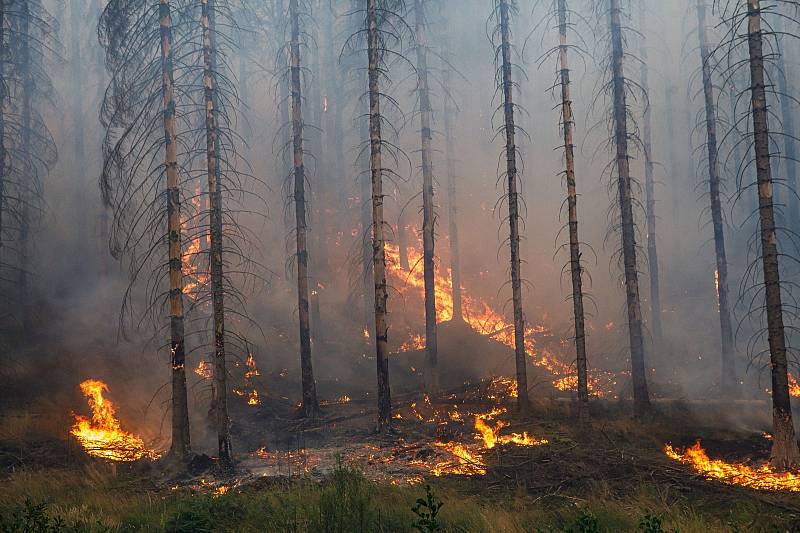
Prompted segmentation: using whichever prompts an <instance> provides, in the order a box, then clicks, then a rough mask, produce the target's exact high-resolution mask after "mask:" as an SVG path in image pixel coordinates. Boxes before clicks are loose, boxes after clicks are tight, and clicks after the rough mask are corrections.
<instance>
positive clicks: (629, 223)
mask: <svg viewBox="0 0 800 533" xmlns="http://www.w3.org/2000/svg"><path fill="white" fill-rule="evenodd" d="M605 5H607V6H608V8H609V13H608V21H609V30H610V33H609V38H610V39H611V58H610V61H611V84H610V85H611V93H612V120H613V124H614V127H613V132H614V143H613V145H614V147H615V156H616V157H615V167H616V172H617V190H618V195H619V196H618V205H617V207H618V208H619V210H620V219H619V224H620V231H621V234H622V261H623V267H624V275H625V297H626V303H627V306H626V307H627V317H628V337H629V343H630V352H631V377H632V379H633V406H634V412H635V413H636V415H637V416H642V415H644V414H645V413H647V412H648V411H649V410H650V396H649V393H648V391H647V376H646V370H645V364H644V337H643V334H642V308H641V301H640V298H639V269H638V263H637V258H636V250H637V246H636V223H635V220H634V216H633V192H632V187H631V184H632V178H631V161H630V160H631V156H630V152H629V142H630V139H631V133H630V132H629V131H628V114H629V109H628V103H627V91H628V90H629V87H628V85H629V84H628V80H627V79H626V77H625V68H624V64H625V57H626V53H625V40H624V39H623V24H622V17H623V8H622V7H621V5H620V0H608V2H607V4H605Z"/></svg>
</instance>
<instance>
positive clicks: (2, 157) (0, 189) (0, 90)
mask: <svg viewBox="0 0 800 533" xmlns="http://www.w3.org/2000/svg"><path fill="white" fill-rule="evenodd" d="M6 1H7V0H0V265H2V264H3V255H4V253H3V252H4V250H3V239H4V238H5V233H4V230H5V226H4V223H5V218H4V215H5V209H6V169H7V166H6V165H7V163H6V159H7V158H8V154H7V153H6V113H5V111H6V103H7V102H6V99H7V95H8V93H7V91H6V68H5V66H6V63H7V62H8V61H9V57H7V56H8V49H9V45H8V44H6Z"/></svg>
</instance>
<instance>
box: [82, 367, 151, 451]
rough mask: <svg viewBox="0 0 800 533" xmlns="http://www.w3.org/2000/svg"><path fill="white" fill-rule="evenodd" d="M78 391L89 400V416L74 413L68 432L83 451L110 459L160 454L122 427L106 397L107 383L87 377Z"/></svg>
mask: <svg viewBox="0 0 800 533" xmlns="http://www.w3.org/2000/svg"><path fill="white" fill-rule="evenodd" d="M81 391H82V392H83V394H84V395H85V396H86V398H87V399H88V400H89V408H90V409H91V410H92V416H91V417H85V416H83V415H77V414H76V415H74V417H75V424H74V425H73V426H72V431H71V432H72V435H73V436H74V437H75V438H76V439H78V442H80V443H81V446H83V448H84V449H85V450H86V453H88V454H89V455H91V456H93V457H99V458H101V459H107V460H110V461H136V460H138V459H142V458H146V459H156V458H158V457H159V455H160V454H159V453H158V452H156V451H154V450H151V449H149V448H148V447H147V446H146V445H145V443H144V440H142V438H141V437H139V436H137V435H134V434H133V433H129V432H127V431H125V430H123V429H122V427H121V425H120V421H119V419H117V416H116V408H115V407H114V404H113V403H111V401H110V400H109V399H108V398H106V397H105V394H107V393H108V385H106V384H105V383H103V382H102V381H99V380H96V379H87V380H86V381H84V382H83V383H81Z"/></svg>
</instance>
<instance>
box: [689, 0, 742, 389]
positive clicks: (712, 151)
mask: <svg viewBox="0 0 800 533" xmlns="http://www.w3.org/2000/svg"><path fill="white" fill-rule="evenodd" d="M706 10H707V6H706V2H705V0H698V2H697V21H698V36H699V38H700V59H701V61H702V68H703V94H704V96H705V110H706V133H707V140H708V185H709V190H710V199H711V222H712V225H713V227H714V250H715V252H716V259H717V299H718V303H719V323H720V333H721V335H722V368H721V371H722V374H721V378H722V379H721V386H722V394H723V396H726V397H732V396H736V389H737V379H736V362H735V360H734V348H733V326H732V325H731V313H730V300H729V296H728V260H727V256H726V253H725V230H724V226H723V219H722V202H721V200H720V164H719V149H718V144H717V108H716V102H715V100H714V84H713V80H712V78H711V64H710V63H709V61H710V57H711V51H710V48H709V45H708V36H707V29H706Z"/></svg>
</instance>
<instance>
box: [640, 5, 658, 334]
mask: <svg viewBox="0 0 800 533" xmlns="http://www.w3.org/2000/svg"><path fill="white" fill-rule="evenodd" d="M645 9H646V5H645V3H644V1H641V2H639V20H640V26H641V27H640V28H639V31H640V33H641V42H640V44H641V48H640V50H639V56H640V57H639V60H640V61H641V77H642V79H641V85H642V90H644V92H645V93H646V94H648V95H649V92H650V87H649V83H648V74H649V72H648V65H647V60H648V59H647V40H646V37H645V36H646V35H647V25H646V20H645ZM646 99H647V102H646V104H645V108H644V113H643V116H642V144H643V146H644V194H645V217H646V219H647V263H648V265H649V267H650V315H651V319H652V321H653V331H652V333H653V341H654V342H653V344H654V345H655V346H656V348H661V346H662V344H661V340H662V328H661V287H660V284H659V274H658V247H657V244H656V195H655V180H654V178H653V171H654V168H655V164H654V163H653V127H652V121H651V110H652V107H651V105H650V102H649V97H646Z"/></svg>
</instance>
